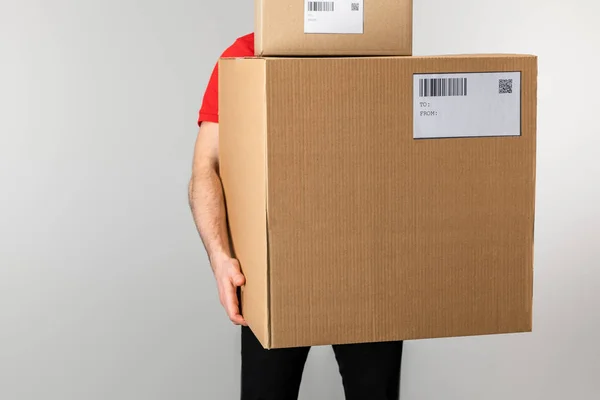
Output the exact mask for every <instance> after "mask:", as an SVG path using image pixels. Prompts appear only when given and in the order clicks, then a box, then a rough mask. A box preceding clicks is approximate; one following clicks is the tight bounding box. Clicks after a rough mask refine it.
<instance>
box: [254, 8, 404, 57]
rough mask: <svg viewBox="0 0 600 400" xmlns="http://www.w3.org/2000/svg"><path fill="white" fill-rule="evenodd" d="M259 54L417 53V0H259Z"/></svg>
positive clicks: (257, 40) (397, 54) (257, 9)
mask: <svg viewBox="0 0 600 400" xmlns="http://www.w3.org/2000/svg"><path fill="white" fill-rule="evenodd" d="M254 4H255V13H254V15H255V23H254V38H255V54H256V55H257V56H303V55H310V56H322V55H358V56H372V55H389V56H408V55H411V54H412V25H413V24H412V19H413V12H412V10H413V4H412V0H334V1H308V0H293V1H292V0H255V2H254Z"/></svg>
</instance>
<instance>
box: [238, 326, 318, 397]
mask: <svg viewBox="0 0 600 400" xmlns="http://www.w3.org/2000/svg"><path fill="white" fill-rule="evenodd" d="M309 350H310V348H309V347H302V348H292V349H274V350H265V349H264V348H263V347H262V346H261V344H260V342H259V341H258V339H256V336H254V334H253V333H252V331H251V330H250V328H248V327H245V326H244V327H242V387H241V391H242V396H241V400H284V399H285V400H295V399H297V398H298V392H299V390H300V382H301V381H302V373H303V371H304V365H305V363H306V359H307V357H308V352H309Z"/></svg>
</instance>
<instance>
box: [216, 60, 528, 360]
mask: <svg viewBox="0 0 600 400" xmlns="http://www.w3.org/2000/svg"><path fill="white" fill-rule="evenodd" d="M220 68H221V72H220V79H221V84H220V88H221V91H222V92H221V93H220V110H221V117H220V120H221V124H220V125H221V126H220V137H221V142H220V152H221V168H222V180H223V185H224V190H225V197H226V202H227V208H228V214H229V223H230V229H231V234H232V240H233V243H234V247H235V252H236V256H237V257H238V259H239V260H240V263H241V265H242V269H243V271H244V273H245V274H246V276H247V285H246V287H245V288H244V291H243V295H242V307H243V313H244V314H245V317H246V319H247V320H248V321H249V323H250V327H251V328H252V330H253V331H254V332H255V334H256V335H257V337H258V338H259V340H260V341H261V343H262V344H263V346H265V347H267V348H281V347H291V346H303V345H325V344H336V343H356V342H370V341H387V340H397V339H421V338H434V337H453V336H467V335H483V334H498V333H511V332H527V331H530V330H531V329H532V287H533V220H534V204H535V196H534V194H535V147H536V90H537V59H536V58H535V57H533V56H520V55H487V56H486V55H478V56H448V57H389V58H304V59H302V58H294V59H289V58H288V59H286V58H254V59H223V60H221V62H220ZM484 71H520V72H521V78H522V82H521V85H522V87H521V127H522V130H521V135H520V136H517V137H488V138H453V139H427V140H415V139H413V133H412V127H413V116H412V115H413V114H412V112H413V97H412V91H413V89H412V87H413V74H414V73H433V72H484Z"/></svg>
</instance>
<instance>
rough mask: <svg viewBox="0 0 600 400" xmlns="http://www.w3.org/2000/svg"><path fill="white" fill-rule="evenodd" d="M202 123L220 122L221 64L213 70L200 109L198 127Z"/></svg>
mask: <svg viewBox="0 0 600 400" xmlns="http://www.w3.org/2000/svg"><path fill="white" fill-rule="evenodd" d="M202 121H207V122H219V63H218V62H217V64H216V65H215V67H214V68H213V72H212V74H211V76H210V79H209V80H208V85H207V86H206V91H205V92H204V98H203V100H202V106H201V107H200V115H199V117H198V125H200V124H201V123H202Z"/></svg>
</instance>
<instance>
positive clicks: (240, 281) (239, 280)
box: [231, 273, 246, 286]
mask: <svg viewBox="0 0 600 400" xmlns="http://www.w3.org/2000/svg"><path fill="white" fill-rule="evenodd" d="M231 279H232V281H233V284H234V285H235V286H244V284H245V283H246V278H244V275H242V274H240V273H236V274H234V275H233V277H232V278H231Z"/></svg>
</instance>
